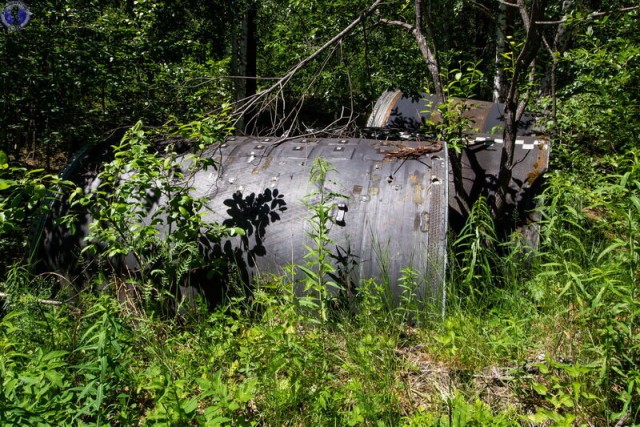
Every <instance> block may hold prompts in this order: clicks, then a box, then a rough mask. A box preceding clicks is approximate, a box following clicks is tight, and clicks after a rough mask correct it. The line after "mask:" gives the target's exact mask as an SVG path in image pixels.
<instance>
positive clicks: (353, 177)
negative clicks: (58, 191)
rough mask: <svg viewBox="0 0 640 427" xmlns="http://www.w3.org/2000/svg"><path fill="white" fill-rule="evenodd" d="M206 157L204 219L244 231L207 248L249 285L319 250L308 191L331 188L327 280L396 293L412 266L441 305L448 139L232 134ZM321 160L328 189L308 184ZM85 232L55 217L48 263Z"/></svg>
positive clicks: (87, 183) (424, 290)
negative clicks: (209, 164)
mask: <svg viewBox="0 0 640 427" xmlns="http://www.w3.org/2000/svg"><path fill="white" fill-rule="evenodd" d="M425 147H427V148H425ZM204 155H205V156H209V157H211V158H213V159H214V160H215V161H216V163H217V164H218V167H217V169H216V170H213V169H211V168H210V169H209V170H201V171H196V173H195V175H194V176H193V177H191V179H190V180H189V182H190V183H191V185H192V186H193V190H192V194H193V196H195V197H205V198H207V199H208V200H209V203H208V206H207V211H206V214H205V216H204V218H205V219H206V220H209V221H216V222H218V223H222V224H226V225H229V226H234V227H240V228H242V229H244V231H245V236H242V237H233V238H229V239H227V240H225V241H222V242H220V243H215V242H214V244H213V245H212V246H211V247H210V248H208V249H207V250H208V251H209V254H210V255H211V256H212V257H218V258H220V257H222V258H226V259H227V260H228V261H230V262H233V263H234V264H235V268H234V270H235V271H236V272H238V273H240V277H242V278H243V279H244V280H245V281H248V282H249V283H251V282H252V281H253V280H254V278H255V276H256V275H258V274H260V273H269V274H272V273H273V274H282V273H284V272H285V270H284V268H285V267H286V266H288V265H292V264H297V265H304V264H305V263H307V259H306V258H305V255H306V254H307V253H308V252H309V251H310V250H313V248H314V243H313V241H312V239H311V238H310V237H309V233H310V232H311V225H310V218H311V217H312V216H313V208H312V206H313V204H314V203H318V202H319V199H320V198H319V196H318V195H316V196H315V197H309V196H308V195H309V194H311V193H313V192H318V191H324V192H325V193H327V194H329V193H334V194H337V195H340V196H339V197H334V198H333V200H331V205H332V206H333V209H332V212H331V220H330V221H329V222H328V223H327V225H328V227H329V232H328V236H327V237H328V238H329V239H330V243H329V244H328V245H327V247H326V249H327V250H329V251H330V253H331V259H332V263H333V265H334V266H335V274H334V275H333V276H332V277H328V278H327V279H330V280H334V281H337V282H341V283H342V284H343V285H344V286H351V285H353V284H356V283H358V282H359V281H360V280H361V279H366V278H373V279H376V280H381V281H383V282H385V283H388V284H389V286H390V289H391V291H392V292H393V294H394V295H395V296H396V298H398V297H399V295H400V293H401V292H402V291H403V290H402V289H400V288H399V286H398V284H399V282H400V278H401V277H402V275H403V274H409V272H408V271H409V269H411V270H412V272H413V273H415V275H416V277H417V283H416V288H415V289H414V292H415V293H416V294H417V296H418V297H419V298H420V299H422V300H424V301H426V302H429V303H432V304H434V305H436V306H442V305H443V304H444V273H445V264H446V236H447V210H448V204H447V198H448V196H447V191H448V186H447V170H448V165H447V156H446V150H444V149H442V146H441V145H436V146H435V147H434V146H432V145H429V143H426V142H424V143H423V142H416V141H381V140H373V139H325V138H319V139H311V138H306V139H303V138H298V139H290V140H285V141H282V140H277V139H269V138H250V137H232V138H229V139H228V140H227V141H226V142H225V143H224V144H222V145H220V146H217V147H215V148H212V149H211V150H209V151H208V152H206V153H205V154H204ZM317 157H322V158H324V159H326V160H327V161H329V162H330V163H331V165H332V166H333V168H335V171H332V172H329V173H328V175H327V176H326V179H325V181H324V185H323V186H322V188H319V187H318V186H317V185H313V184H311V183H310V180H309V171H310V167H311V165H312V163H313V161H314V159H316V158H317ZM81 163H82V162H81ZM89 164H91V162H87V164H85V165H84V166H83V165H82V164H81V165H80V166H81V167H77V169H78V170H77V171H76V172H75V173H74V174H73V175H74V176H75V179H76V180H78V181H79V182H80V183H81V185H83V186H84V187H85V188H86V189H90V188H95V187H96V186H97V182H96V181H95V173H93V172H92V173H87V170H91V171H94V170H95V169H94V168H93V167H87V165H89ZM70 178H73V177H70ZM125 179H126V178H125ZM159 203H162V200H160V201H159ZM86 232H87V228H86V226H85V227H83V228H81V229H80V231H79V233H78V234H77V235H75V236H70V235H68V234H65V233H64V231H63V230H60V229H59V228H58V226H55V225H53V224H51V223H49V225H47V227H46V230H45V233H44V235H45V237H44V241H43V250H44V251H43V252H44V255H43V256H42V257H41V260H42V261H43V265H42V267H43V268H44V269H50V270H56V271H60V270H63V269H65V268H67V269H68V267H69V264H68V263H69V261H70V259H69V258H70V257H72V255H71V254H74V253H77V249H78V248H79V247H80V246H81V245H82V238H83V235H84V234H86ZM60 241H64V247H60V245H59V242H60ZM74 248H75V249H74ZM58 261H62V263H67V264H66V265H60V264H61V263H60V262H58ZM127 262H129V263H131V262H133V260H126V259H125V263H127ZM130 267H134V268H135V267H136V266H135V265H134V266H130ZM311 268H313V266H311ZM211 285H212V284H207V286H211Z"/></svg>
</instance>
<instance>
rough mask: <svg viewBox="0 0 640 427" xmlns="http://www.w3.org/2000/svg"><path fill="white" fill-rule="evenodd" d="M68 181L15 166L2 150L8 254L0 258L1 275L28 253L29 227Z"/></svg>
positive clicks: (0, 211) (3, 245) (1, 223)
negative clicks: (27, 235)
mask: <svg viewBox="0 0 640 427" xmlns="http://www.w3.org/2000/svg"><path fill="white" fill-rule="evenodd" d="M68 185H69V183H68V182H65V181H63V180H62V179H61V178H60V177H58V176H55V175H50V174H45V173H44V172H43V170H42V169H31V170H28V169H27V168H25V167H21V166H13V165H11V164H10V163H9V158H8V156H7V155H6V153H5V152H4V151H0V250H1V251H2V252H3V253H4V254H6V255H7V256H5V257H3V259H2V261H0V277H4V276H5V274H6V270H5V269H6V268H7V267H8V266H9V265H10V264H11V263H12V262H14V261H18V260H20V258H21V257H22V256H25V255H26V250H27V246H26V244H27V240H26V239H25V238H24V236H25V235H26V234H27V229H28V228H29V226H31V225H32V224H33V223H34V222H35V218H37V217H38V215H42V214H43V213H45V212H46V211H47V209H48V207H49V206H48V205H49V202H51V201H52V200H53V199H54V197H55V195H56V193H57V192H58V191H61V190H62V189H63V188H64V187H66V186H68Z"/></svg>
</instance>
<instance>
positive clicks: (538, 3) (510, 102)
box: [492, 0, 547, 219]
mask: <svg viewBox="0 0 640 427" xmlns="http://www.w3.org/2000/svg"><path fill="white" fill-rule="evenodd" d="M546 6H547V0H533V1H532V2H531V9H530V11H527V8H526V5H525V2H524V0H518V9H519V11H520V15H521V17H522V21H523V24H524V26H525V28H526V30H527V36H526V39H525V42H524V45H523V46H522V49H521V50H520V52H519V53H518V56H517V58H516V61H515V64H514V67H513V75H512V77H511V83H510V85H509V90H508V92H507V98H506V99H505V108H504V121H505V130H504V138H503V139H504V146H503V149H502V157H501V159H500V173H499V175H498V188H497V189H496V194H495V196H494V200H493V203H492V211H493V212H492V213H493V215H494V217H495V218H498V219H500V218H502V217H503V216H504V214H505V210H506V207H507V206H506V205H507V204H508V203H509V202H510V201H509V200H508V197H509V185H510V184H511V177H512V174H513V166H514V163H513V154H514V150H515V144H516V135H517V132H518V122H519V121H520V118H521V117H522V114H523V113H524V109H525V107H526V99H525V100H520V91H519V86H520V84H521V83H522V81H523V79H524V78H526V77H527V74H526V73H527V70H528V69H529V66H530V65H531V64H532V63H533V61H534V59H535V58H536V55H537V54H538V51H539V50H540V45H541V42H542V28H541V26H540V25H539V24H538V23H537V22H538V21H542V18H543V16H544V12H545V8H546Z"/></svg>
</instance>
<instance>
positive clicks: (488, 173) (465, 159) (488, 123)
mask: <svg viewBox="0 0 640 427" xmlns="http://www.w3.org/2000/svg"><path fill="white" fill-rule="evenodd" d="M461 102H464V103H465V104H466V105H467V106H468V108H469V109H468V110H467V111H466V112H465V116H466V117H468V118H469V119H471V125H470V126H471V127H472V128H473V130H472V131H471V130H470V133H469V136H468V138H467V144H466V146H465V147H464V148H463V149H462V151H461V161H462V179H463V183H464V189H465V192H466V193H467V195H468V198H469V200H470V201H471V202H472V203H473V202H474V201H475V200H477V199H478V198H479V197H481V196H484V197H487V198H491V197H492V196H493V195H495V192H496V188H497V181H498V174H499V172H500V159H501V156H502V148H503V146H504V143H503V140H502V132H503V129H504V114H503V113H504V105H503V104H498V103H492V102H486V101H477V100H464V101H461ZM436 104H437V103H436V99H435V97H434V96H433V95H428V94H421V95H420V96H419V97H409V96H406V95H404V94H403V93H402V92H400V91H389V92H385V93H384V94H382V95H381V96H380V98H379V99H378V101H377V102H376V105H375V107H374V109H373V112H372V113H371V115H370V116H369V120H368V122H367V126H371V127H381V128H390V129H397V130H403V131H406V132H416V131H419V130H421V131H423V132H424V131H425V129H427V127H426V126H425V123H426V122H427V121H433V122H436V123H437V122H438V120H439V114H438V113H437V111H436V110H435V107H436ZM434 111H436V112H434ZM534 124H535V123H534V120H533V118H532V117H531V116H530V115H526V114H525V117H524V119H523V120H522V121H521V124H520V126H519V129H518V135H519V136H518V138H517V139H516V144H515V149H514V163H515V166H514V168H513V176H512V179H511V183H510V186H509V188H510V192H509V195H508V200H507V203H508V204H510V205H512V206H514V207H515V208H516V209H515V211H516V213H517V216H518V217H519V218H518V219H517V221H518V222H519V225H520V226H522V225H526V224H527V223H529V222H531V221H533V220H534V218H533V216H532V210H533V209H534V208H535V206H536V203H535V200H534V198H535V196H537V195H538V194H540V186H541V185H542V182H543V180H542V176H543V174H544V172H545V171H546V170H547V169H548V167H549V154H550V146H549V142H548V141H547V140H546V139H545V138H544V137H540V136H536V135H535V126H534ZM460 198H461V197H460V195H459V194H457V193H456V189H455V186H454V182H453V173H452V171H450V173H449V206H450V207H451V210H450V221H451V224H452V225H453V226H454V228H459V227H461V226H462V224H464V221H465V219H466V218H465V215H466V213H465V211H464V209H463V208H462V206H461V203H460ZM522 231H523V232H525V233H526V232H529V231H530V230H527V229H522ZM530 240H532V241H531V242H530V243H531V244H533V245H535V244H536V243H535V242H534V241H533V240H534V239H530Z"/></svg>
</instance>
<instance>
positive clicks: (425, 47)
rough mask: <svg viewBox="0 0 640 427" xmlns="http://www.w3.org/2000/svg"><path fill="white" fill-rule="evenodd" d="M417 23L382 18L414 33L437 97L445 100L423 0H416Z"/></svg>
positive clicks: (383, 20) (392, 24)
mask: <svg viewBox="0 0 640 427" xmlns="http://www.w3.org/2000/svg"><path fill="white" fill-rule="evenodd" d="M415 12H416V14H415V25H411V24H409V23H407V22H403V21H395V20H388V19H380V22H381V23H383V24H386V25H391V26H395V27H400V28H404V29H405V30H408V31H409V32H411V34H413V37H414V38H415V39H416V42H417V43H418V48H419V49H420V53H421V54H422V57H423V58H424V60H425V61H426V63H427V68H428V69H429V72H430V73H431V79H432V80H433V86H434V94H435V95H436V97H437V99H439V100H440V101H441V102H444V91H443V90H442V80H441V79H440V67H439V65H438V56H437V52H436V49H435V45H434V43H433V41H434V40H433V34H432V33H431V27H430V26H429V25H426V26H425V25H424V17H423V16H422V0H415ZM423 27H425V31H426V32H427V34H426V36H425V34H424V33H423V32H422V28H423Z"/></svg>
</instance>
